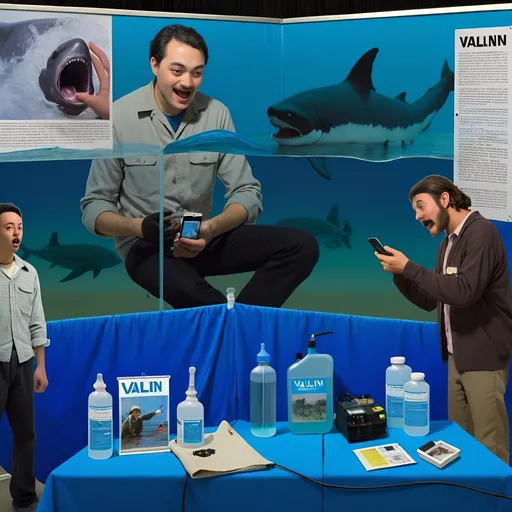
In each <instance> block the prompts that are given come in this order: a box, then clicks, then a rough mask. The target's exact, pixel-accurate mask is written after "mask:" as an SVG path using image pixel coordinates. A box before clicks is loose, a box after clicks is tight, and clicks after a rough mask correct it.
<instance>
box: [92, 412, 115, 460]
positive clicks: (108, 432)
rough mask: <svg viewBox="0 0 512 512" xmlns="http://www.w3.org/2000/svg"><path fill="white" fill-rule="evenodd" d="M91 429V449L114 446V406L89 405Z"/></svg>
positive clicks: (104, 448) (107, 448) (105, 448)
mask: <svg viewBox="0 0 512 512" xmlns="http://www.w3.org/2000/svg"><path fill="white" fill-rule="evenodd" d="M89 430H90V448H91V450H98V451H99V450H110V449H111V448H112V406H111V405H90V406H89Z"/></svg>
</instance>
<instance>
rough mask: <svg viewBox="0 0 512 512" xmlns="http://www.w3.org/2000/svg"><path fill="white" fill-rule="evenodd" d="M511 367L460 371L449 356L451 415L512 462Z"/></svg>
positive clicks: (468, 430) (477, 437) (476, 436)
mask: <svg viewBox="0 0 512 512" xmlns="http://www.w3.org/2000/svg"><path fill="white" fill-rule="evenodd" d="M508 373H509V370H508V368H507V369H506V370H496V371H472V372H464V373H463V374H460V373H459V372H458V371H457V368H456V367H455V363H454V361H453V357H452V356H449V358H448V417H449V419H450V420H451V421H453V422H454V423H457V425H459V426H460V427H462V428H463V429H464V430H466V431H467V432H468V433H469V434H471V435H472V436H473V437H474V438H475V439H476V440H477V441H480V443H482V444H483V445H484V446H486V447H487V448H488V449H489V450H490V451H491V452H493V453H494V454H495V455H497V456H498V457H499V458H500V459H502V460H503V461H504V462H506V463H507V464H509V455H510V440H509V424H508V415H507V408H506V406H505V390H506V389H507V382H508Z"/></svg>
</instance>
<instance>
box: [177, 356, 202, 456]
mask: <svg viewBox="0 0 512 512" xmlns="http://www.w3.org/2000/svg"><path fill="white" fill-rule="evenodd" d="M188 373H189V378H188V389H187V392H186V396H187V398H186V399H185V400H183V402H180V403H179V404H178V408H177V417H178V435H177V436H176V437H177V440H178V444H179V445H180V446H185V447H187V448H199V447H201V446H203V444H204V407H203V404H202V403H201V402H200V401H199V400H198V399H197V396H196V395H197V391H196V388H195V377H194V375H195V373H196V369H195V368H194V367H193V366H191V367H190V368H189V369H188Z"/></svg>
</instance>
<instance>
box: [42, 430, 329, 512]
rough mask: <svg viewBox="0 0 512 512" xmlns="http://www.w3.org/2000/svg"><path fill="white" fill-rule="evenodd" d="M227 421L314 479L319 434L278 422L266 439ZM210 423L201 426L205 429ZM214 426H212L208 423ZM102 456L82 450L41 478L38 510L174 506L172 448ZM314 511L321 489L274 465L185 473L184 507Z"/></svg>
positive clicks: (318, 472) (178, 480)
mask: <svg viewBox="0 0 512 512" xmlns="http://www.w3.org/2000/svg"><path fill="white" fill-rule="evenodd" d="M232 425H233V428H234V429H235V430H236V431H237V432H238V433H239V434H240V435H241V436H242V437H243V438H244V439H245V440H246V441H247V442H248V443H249V444H250V445H251V446H253V447H254V448H255V449H256V450H257V451H258V452H259V453H260V454H261V455H263V456H264V457H265V458H267V459H269V460H270V461H272V462H275V463H279V464H282V465H284V466H286V467H289V468H291V469H293V470H295V471H298V472H299V473H302V474H305V475H307V476H309V477H310V478H314V479H315V480H319V481H321V480H322V436H321V435H314V436H301V437H299V436H294V435H293V434H291V433H290V432H289V431H288V429H287V427H286V424H285V423H281V424H279V425H278V432H277V434H276V436H275V437H272V438H270V439H259V438H256V437H254V436H252V435H251V433H250V430H249V424H248V423H247V422H243V421H237V422H233V423H232ZM211 430H212V429H209V431H211ZM213 430H215V429H213ZM117 449H118V444H117V442H116V448H115V452H114V456H113V457H112V458H110V459H108V460H105V461H94V460H91V459H89V457H88V455H87V449H84V450H82V451H80V452H79V453H77V454H76V455H75V456H74V457H72V458H71V459H69V460H68V461H66V462H65V463H64V464H62V465H61V466H59V467H58V468H56V469H55V470H54V471H53V472H52V473H51V474H50V476H49V477H48V480H47V483H46V488H45V490H44V493H43V496H42V500H41V504H40V506H39V508H38V512H71V511H72V512H91V511H94V512H113V511H118V510H120V511H121V510H134V509H136V510H148V511H153V510H155V511H157V510H158V511H177V512H179V511H181V501H182V491H183V483H184V477H185V470H184V469H183V466H182V465H181V463H180V461H179V459H178V458H177V457H176V456H175V455H174V454H173V453H150V454H143V455H122V456H119V455H118V454H117ZM237 504H239V506H240V510H243V511H244V512H261V511H262V510H265V512H274V511H275V512H283V511H284V510H293V511H294V512H295V511H299V512H300V511H304V512H306V511H307V512H311V511H320V510H321V508H322V488H321V487H320V486H319V485H316V484H313V483H308V482H305V481H304V480H302V479H299V478H297V477H296V476H293V475H291V474H289V473H287V472H285V471H282V470H280V469H271V470H263V471H258V472H251V473H241V474H235V475H226V476H220V477H214V478H206V479H197V480H192V479H191V478H189V479H188V481H187V485H186V492H185V510H186V512H193V511H197V512H199V511H201V512H209V511H219V510H224V511H226V510H237V507H236V505H237Z"/></svg>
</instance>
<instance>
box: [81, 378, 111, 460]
mask: <svg viewBox="0 0 512 512" xmlns="http://www.w3.org/2000/svg"><path fill="white" fill-rule="evenodd" d="M106 388H107V385H106V384H105V382H104V381H103V375H102V374H101V373H98V375H97V377H96V382H95V383H94V389H95V391H93V392H92V393H91V394H90V395H89V414H88V416H89V425H88V429H87V430H88V438H89V439H88V452H89V457H90V458H91V459H95V460H103V459H109V458H110V457H112V453H113V451H114V438H113V429H112V395H111V394H110V393H108V392H107V391H106Z"/></svg>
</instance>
